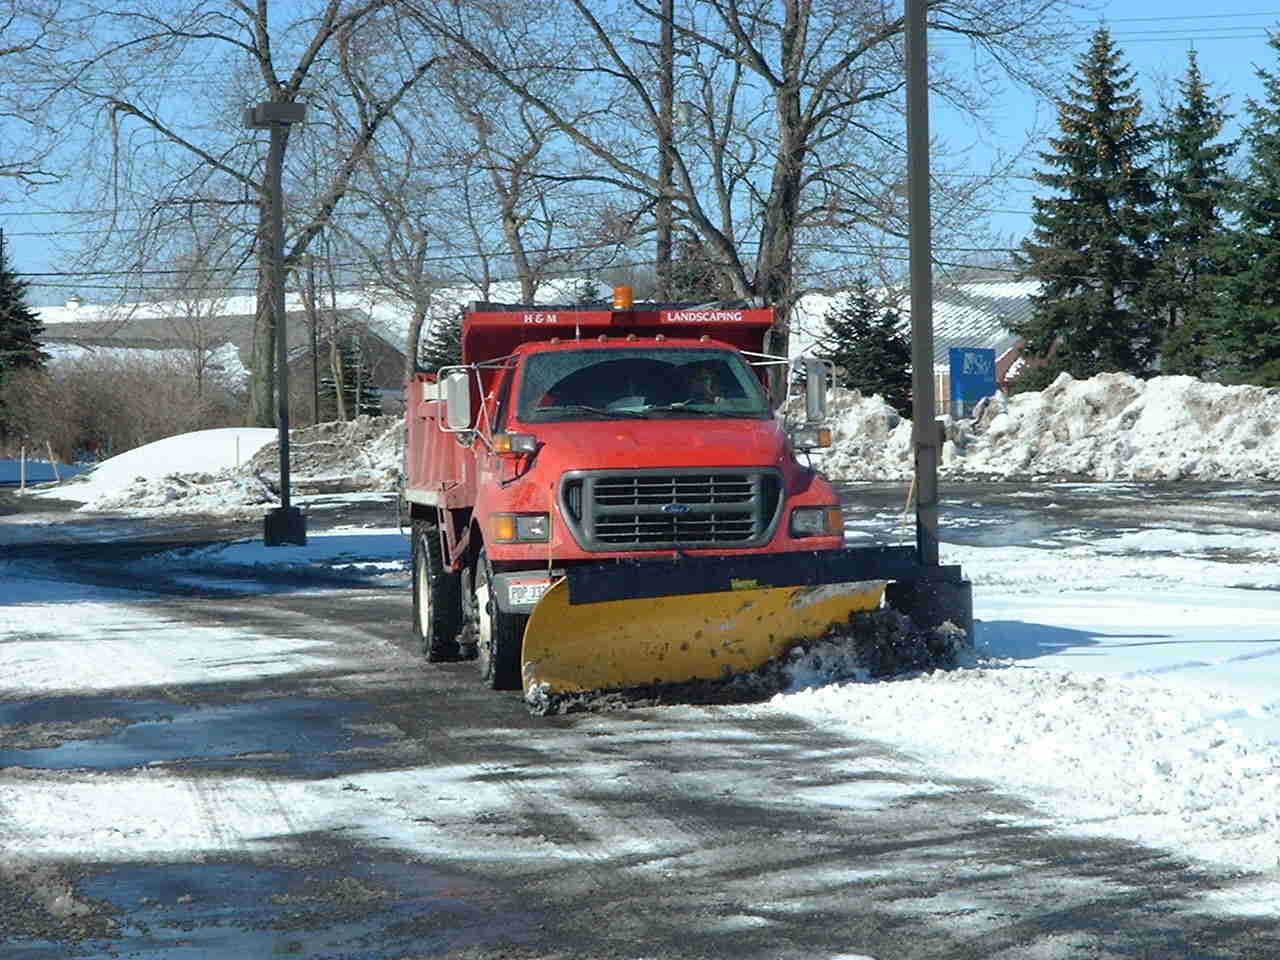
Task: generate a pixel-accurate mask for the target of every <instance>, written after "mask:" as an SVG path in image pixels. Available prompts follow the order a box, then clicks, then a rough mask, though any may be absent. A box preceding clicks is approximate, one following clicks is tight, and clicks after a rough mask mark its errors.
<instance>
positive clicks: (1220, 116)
mask: <svg viewBox="0 0 1280 960" xmlns="http://www.w3.org/2000/svg"><path fill="white" fill-rule="evenodd" d="M1178 89H1179V92H1180V94H1181V102H1180V103H1178V104H1177V105H1176V106H1175V107H1174V108H1173V109H1172V110H1171V111H1170V114H1169V117H1168V119H1167V120H1166V121H1165V123H1164V124H1163V125H1162V126H1161V130H1160V140H1161V142H1162V144H1163V146H1164V150H1165V165H1164V170H1163V175H1162V176H1161V179H1160V200H1159V205H1158V212H1157V216H1156V228H1155V233H1156V242H1157V247H1158V251H1159V252H1158V259H1157V261H1156V265H1155V270H1154V271H1153V273H1152V276H1151V279H1150V280H1149V281H1148V283H1147V287H1146V290H1145V291H1144V292H1143V298H1144V300H1145V302H1146V304H1147V305H1148V306H1149V307H1150V309H1151V310H1152V312H1153V313H1156V314H1158V315H1159V316H1161V317H1162V318H1163V326H1164V335H1163V348H1162V350H1161V355H1160V370H1161V372H1162V373H1183V374H1190V375H1191V376H1195V377H1205V376H1209V375H1211V373H1212V371H1213V370H1214V369H1215V367H1216V366H1217V363H1216V360H1215V358H1214V355H1213V347H1212V339H1213V330H1212V319H1213V314H1214V310H1215V307H1216V303H1217V301H1218V299H1219V296H1218V291H1219V289H1220V286H1221V281H1222V276H1223V273H1224V271H1225V270H1226V268H1227V265H1226V262H1225V261H1226V258H1227V253H1228V242H1229V237H1230V232H1229V231H1228V229H1227V227H1226V225H1225V224H1224V220H1223V217H1224V208H1225V206H1226V203H1227V198H1228V192H1229V189H1230V182H1231V177H1230V172H1229V170H1228V166H1229V164H1230V162H1231V158H1232V157H1233V156H1234V154H1235V151H1236V146H1237V141H1231V142H1228V143H1216V142H1215V141H1216V140H1217V138H1218V137H1219V136H1220V135H1221V134H1222V131H1223V128H1224V127H1225V126H1226V123H1227V121H1228V120H1229V119H1230V117H1229V116H1228V114H1227V113H1226V112H1225V111H1224V110H1223V108H1222V103H1223V100H1224V99H1225V98H1221V97H1219V98H1214V97H1213V96H1211V95H1210V92H1209V88H1208V86H1207V85H1206V83H1205V81H1204V78H1203V77H1202V76H1201V74H1200V66H1199V63H1198V62H1197V59H1196V54H1195V51H1192V52H1190V53H1189V54H1188V55H1187V73H1186V76H1185V77H1184V78H1183V79H1182V80H1181V81H1179V84H1178Z"/></svg>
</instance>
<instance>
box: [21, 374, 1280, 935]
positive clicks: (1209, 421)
mask: <svg viewBox="0 0 1280 960" xmlns="http://www.w3.org/2000/svg"><path fill="white" fill-rule="evenodd" d="M844 404H845V405H844V408H843V421H842V422H843V440H842V442H841V444H840V445H838V446H837V448H836V449H835V450H833V451H832V453H831V454H829V455H828V458H827V459H828V463H829V465H831V466H832V467H833V468H838V469H835V470H834V472H836V473H837V474H840V475H843V476H846V477H850V476H858V475H875V476H878V477H884V476H896V475H897V473H896V472H895V469H894V468H893V463H894V462H896V461H892V458H891V457H890V456H889V455H890V454H891V453H892V452H893V450H892V447H893V446H894V445H895V444H898V443H899V439H900V438H898V434H899V432H900V431H901V430H902V429H903V426H902V425H901V424H897V425H893V426H890V425H889V424H888V422H887V418H883V417H882V415H881V413H880V412H878V411H877V410H876V409H874V408H876V407H877V405H878V401H875V400H874V398H873V399H872V400H869V401H864V400H862V399H861V398H853V399H850V398H845V401H844ZM867 406H869V407H871V408H873V409H872V412H871V414H870V415H868V416H862V417H861V419H859V418H858V415H855V413H854V412H853V411H854V410H855V409H856V408H860V407H867ZM879 406H880V407H882V405H879ZM877 417H880V418H881V419H879V420H877V419H876V418H877ZM1277 425H1280V392H1277V391H1257V390H1253V389H1252V388H1233V389H1227V388H1220V387H1211V386H1207V385H1203V384H1196V382H1195V381H1187V380H1185V378H1162V379H1161V380H1158V381H1152V382H1150V383H1147V384H1142V383H1140V382H1138V381H1132V382H1130V381H1129V380H1128V379H1117V378H1114V377H1100V378H1095V379H1094V380H1093V381H1088V382H1087V383H1083V384H1077V383H1074V382H1060V383H1059V384H1057V385H1055V386H1054V387H1053V388H1051V389H1050V390H1048V391H1045V394H1044V395H1040V394H1035V395H1028V396H1027V397H1019V398H1015V399H1014V400H1012V401H1003V400H999V399H998V400H996V401H995V402H993V403H991V404H989V405H988V407H987V409H986V410H985V411H984V412H983V413H982V415H981V416H980V417H979V419H978V420H977V421H974V422H966V423H965V424H961V425H954V424H953V425H952V426H951V435H952V436H958V437H962V438H963V441H964V458H966V460H967V463H968V465H969V466H968V467H966V468H964V469H961V468H959V467H956V466H954V464H955V463H956V462H957V459H955V458H959V456H960V454H959V453H957V452H956V450H953V451H952V453H951V454H950V457H952V458H953V459H951V461H950V462H951V463H952V466H951V467H950V468H949V469H951V470H952V471H953V475H994V476H1026V475H1027V474H1040V473H1043V474H1047V475H1053V474H1060V473H1065V474H1070V475H1073V476H1088V477H1091V478H1093V479H1096V480H1114V479H1115V478H1117V477H1138V478H1158V477H1171V476H1179V477H1198V476H1203V477H1206V478H1219V479H1222V478H1227V479H1232V480H1236V481H1239V482H1240V487H1239V489H1238V491H1236V492H1237V493H1238V494H1239V496H1240V498H1241V499H1242V501H1244V502H1246V503H1247V502H1248V501H1249V499H1250V497H1253V496H1258V497H1262V496H1263V495H1266V494H1272V493H1274V489H1275V488H1274V484H1269V481H1273V480H1275V479H1276V478H1277V476H1280V474H1278V473H1277V471H1278V470H1280V467H1277V464H1278V463H1280V428H1278V426H1277ZM882 428H883V429H882ZM388 429H389V430H393V429H394V427H393V426H391V425H390V424H388ZM877 431H880V433H879V434H877ZM212 439H213V438H209V437H202V436H200V435H193V436H191V437H185V438H174V439H173V440H171V441H162V442H160V443H158V444H152V445H150V447H147V448H143V451H145V453H143V452H140V451H134V452H133V454H126V455H125V457H131V458H132V459H130V460H129V461H128V463H127V468H126V465H124V464H119V465H117V464H115V463H114V461H107V462H106V463H105V464H103V465H102V466H100V467H99V468H98V469H97V470H96V471H94V472H93V473H91V474H89V475H88V477H87V479H83V480H80V481H77V482H71V483H64V484H63V485H61V486H60V487H58V488H57V489H56V490H53V491H50V493H51V494H52V495H55V496H57V497H59V498H72V499H77V500H81V501H83V502H84V504H85V507H86V508H87V509H89V510H93V509H102V506H103V505H104V504H114V505H116V509H120V508H125V504H127V503H129V502H130V500H131V499H132V503H133V506H131V507H128V508H127V509H131V510H135V511H136V512H139V513H144V514H157V513H172V512H180V511H182V510H186V509H191V508H192V506H193V504H198V506H197V507H196V509H198V510H199V511H200V512H219V511H223V512H234V511H243V510H246V509H251V508H252V507H253V504H252V503H251V502H250V494H252V496H254V497H263V496H269V491H268V493H267V494H264V493H263V490H265V489H266V488H265V486H264V485H263V484H262V483H261V482H258V483H257V484H256V485H255V484H253V483H250V480H251V478H252V474H251V473H250V474H246V473H245V470H244V467H242V468H241V469H240V470H237V469H236V467H235V461H234V460H232V459H230V457H231V456H240V457H247V455H248V454H247V451H248V450H249V448H251V447H254V445H255V444H258V445H261V444H263V443H266V442H267V441H268V440H269V439H270V437H264V436H263V432H252V431H250V432H244V433H242V434H240V441H241V446H240V448H239V449H240V452H239V454H235V453H234V448H235V444H234V443H233V442H231V441H232V439H233V438H232V436H231V434H227V433H225V432H221V433H220V435H219V436H218V437H217V438H216V439H217V441H218V442H217V443H216V444H215V443H212V442H211V440H212ZM860 444H867V445H869V446H866V447H861V446H859V445H860ZM958 446H959V444H957V447H958ZM382 447H383V448H385V451H386V453H385V455H386V456H387V457H391V456H393V455H394V453H393V451H394V449H395V444H394V443H392V442H390V441H387V442H385V443H383V445H382ZM380 449H381V448H380ZM215 450H216V451H221V454H220V456H221V457H222V461H221V462H220V463H219V462H218V460H217V457H213V456H212V454H213V453H214V452H215ZM860 450H863V451H865V455H864V454H863V453H860V452H859V451H860ZM1028 451H1030V453H1029V452H1028ZM197 454H199V455H201V456H203V457H204V459H203V460H201V461H200V462H199V463H198V464H194V465H193V463H194V462H193V461H192V460H191V459H190V458H192V457H194V456H196V455H197ZM903 456H904V457H905V452H904V454H903ZM877 458H879V459H877ZM117 459H118V460H124V459H125V458H124V457H122V458H117ZM891 461H892V462H891ZM241 463H244V460H243V459H242V460H241ZM974 465H980V466H981V469H976V468H975V466H974ZM220 469H221V470H222V472H219V470H220ZM196 473H198V474H200V476H199V477H198V478H196V479H191V478H192V476H193V474H196ZM1106 486H1107V485H1102V486H1101V487H1100V491H1099V495H1100V496H1103V495H1105V494H1106ZM1048 489H1050V490H1052V489H1053V487H1052V486H1049V487H1048ZM126 490H128V494H127V495H124V492H125V491H126ZM246 490H248V491H249V492H248V493H247V492H246ZM156 491H161V493H160V494H157V493H156ZM192 498H194V499H192ZM264 502H265V501H264V500H262V499H258V500H257V501H256V503H257V504H258V505H259V506H258V507H257V509H258V510H259V511H260V510H261V509H262V506H261V504H263V503H264ZM302 502H303V505H304V506H305V498H302ZM139 504H141V505H139ZM944 513H945V508H944ZM1134 519H1135V522H1134V523H1133V524H1132V526H1130V527H1127V528H1121V529H1117V530H1115V531H1114V532H1113V533H1109V534H1106V535H1101V536H1095V537H1092V538H1082V537H1076V538H1067V539H1058V540H1053V541H1045V542H1041V541H1034V540H1033V541H1030V542H1027V543H1025V544H1020V545H1015V546H999V547H995V546H993V547H975V546H958V545H953V544H944V545H943V556H942V560H943V562H945V563H960V564H961V565H962V566H963V568H964V570H965V572H966V574H967V575H968V576H969V577H970V578H971V579H972V580H973V582H974V604H975V614H976V617H977V619H978V621H979V622H978V625H977V630H976V634H977V636H976V638H975V642H976V644H975V651H974V655H973V657H972V658H971V660H970V661H969V662H968V663H967V664H966V665H965V666H964V667H962V668H961V669H958V670H954V671H948V672H937V673H934V674H931V675H927V676H913V677H907V678H902V679H898V680H893V681H889V682H878V683H865V682H858V681H857V680H856V679H853V680H850V679H848V678H842V677H837V676H833V675H832V673H831V671H830V670H829V669H827V668H822V669H819V668H817V667H816V666H815V665H814V664H812V663H809V664H800V665H798V667H797V670H796V676H797V683H796V689H795V690H793V691H791V692H788V693H785V694H782V695H779V696H778V697H776V698H775V699H774V700H772V701H771V702H768V703H765V704H758V705H752V706H743V707H736V708H732V709H735V710H740V711H742V715H743V716H744V717H747V718H751V717H758V716H762V715H770V714H775V713H779V712H782V713H788V714H794V715H798V716H802V717H805V718H808V719H810V720H812V721H813V722H815V723H816V724H818V725H820V726H822V727H823V728H825V729H839V730H845V731H847V732H848V733H849V734H850V735H851V736H855V737H866V738H871V739H875V740H880V741H883V742H885V743H887V744H890V745H892V746H894V747H896V748H899V749H901V750H904V751H906V752H908V753H910V754H913V755H915V756H917V757H919V758H921V759H922V760H924V761H925V762H927V763H928V764H930V765H933V766H935V767H936V769H937V770H938V771H939V776H943V775H944V774H945V775H946V776H948V777H950V776H963V777H973V778H975V779H981V780H986V781H989V782H991V783H992V784H993V785H994V786H996V787H997V788H999V789H1003V790H1009V791H1013V792H1016V793H1018V794H1020V795H1021V796H1024V797H1025V798H1027V799H1028V800H1029V801H1031V802H1032V803H1033V804H1034V806H1035V808H1036V809H1037V810H1038V811H1040V813H1041V815H1042V819H1041V820H1039V821H1037V823H1040V824H1059V825H1062V826H1063V827H1067V828H1070V829H1071V830H1072V831H1075V832H1081V831H1084V832H1093V833H1096V834H1099V835H1105V836H1111V837H1121V838H1130V839H1134V840H1139V841H1142V842H1144V843H1148V844H1151V845H1154V846H1156V847H1160V848H1166V849H1169V850H1171V851H1173V852H1175V853H1178V854H1181V855H1186V856H1192V857H1197V858H1202V859H1204V860H1206V861H1210V862H1213V863H1217V864H1221V865H1228V866H1230V867H1232V868H1235V869H1238V870H1242V871H1248V872H1251V873H1255V874H1256V883H1255V885H1254V886H1253V887H1252V888H1251V890H1249V891H1245V892H1244V893H1242V891H1241V888H1239V887H1236V888H1235V889H1234V890H1233V892H1232V893H1231V895H1230V896H1231V902H1230V903H1215V902H1212V901H1206V902H1205V904H1204V907H1205V909H1206V910H1213V909H1219V908H1220V909H1224V910H1225V909H1229V910H1231V911H1232V912H1237V913H1239V912H1255V913H1258V914H1266V915H1268V916H1276V915H1277V914H1278V913H1280V907H1278V906H1277V904H1280V800H1278V799H1277V798H1280V536H1277V535H1276V534H1275V533H1267V532H1250V531H1249V530H1248V529H1242V528H1221V529H1211V530H1199V531H1193V530H1190V529H1186V528H1183V527H1181V526H1175V525H1172V524H1171V525H1169V526H1168V528H1160V527H1158V526H1152V525H1150V524H1143V523H1140V522H1138V521H1139V520H1140V519H1141V518H1140V516H1137V515H1135V518H1134ZM6 529H7V527H6V524H5V523H4V519H3V518H0V543H3V542H12V541H11V540H7V539H6V537H7V533H6ZM407 558H408V547H407V541H405V540H404V539H403V538H402V537H400V536H399V534H398V531H396V530H394V529H388V530H382V531H369V530H361V531H346V532H338V533H336V534H335V535H334V536H313V537H312V538H311V539H310V541H309V543H308V545H307V546H306V547H282V548H274V549H272V550H267V549H266V548H263V547H261V546H260V545H259V544H258V543H256V542H244V543H238V544H233V545H228V546H226V547H219V548H213V549H209V550H206V551H203V552H202V553H200V554H199V555H189V554H188V555H183V556H182V557H180V558H178V557H175V558H172V560H173V562H181V563H182V564H184V565H185V566H186V567H187V568H188V569H189V570H190V571H191V575H192V576H193V577H216V576H217V575H218V573H219V571H222V572H223V573H224V574H225V573H227V572H228V571H243V570H244V569H245V567H252V566H254V565H256V564H270V565H273V566H278V565H279V564H281V563H288V564H297V565H315V566H338V565H344V564H360V565H373V566H376V567H379V568H380V569H384V570H390V571H393V572H395V571H399V572H404V571H405V569H406V562H407ZM0 565H3V560H0ZM55 600H56V601H57V602H54V601H55ZM121 611H122V608H121V607H120V606H118V605H116V604H113V603H112V602H110V598H109V597H104V596H88V595H77V596H68V595H66V594H65V591H64V589H63V588H61V587H59V586H57V585H49V586H48V592H47V593H41V592H40V591H39V590H34V591H33V592H32V593H31V595H29V596H28V597H25V598H24V599H23V600H21V601H19V602H18V603H10V604H7V605H0V637H3V636H5V635H12V634H17V633H18V632H19V631H21V630H22V629H23V625H24V624H27V623H29V622H31V620H32V618H39V619H40V620H41V621H45V620H49V621H54V620H56V621H57V623H59V624H63V626H65V628H66V629H74V630H75V631H77V634H78V635H84V636H90V635H92V634H94V633H95V631H97V632H99V633H102V634H113V633H114V635H116V636H119V635H120V633H119V631H118V630H115V627H116V626H117V625H116V624H115V618H118V617H119V616H121V615H122V613H121ZM133 616H136V614H133ZM51 629H52V628H51ZM58 629H61V628H58ZM148 630H150V631H151V632H153V633H155V634H156V635H157V637H158V639H157V641H156V642H155V644H154V649H153V653H154V656H155V657H156V663H155V664H154V673H155V676H156V677H157V678H159V679H160V680H163V679H164V678H170V679H171V680H172V681H173V682H181V681H182V679H183V678H184V677H186V676H188V673H187V671H195V672H199V670H200V669H202V665H201V663H199V662H196V661H194V660H192V659H190V657H191V656H192V651H193V648H192V646H191V645H190V639H189V638H185V637H184V638H182V642H177V639H176V638H174V637H166V636H165V634H164V629H163V625H160V624H154V625H151V626H150V627H148ZM214 639H218V638H214ZM222 639H224V640H225V644H223V645H222V648H221V652H220V653H217V654H215V653H214V652H213V651H215V650H218V649H219V646H218V644H208V643H201V644H200V649H201V650H202V651H204V652H203V654H201V655H202V656H206V657H208V656H217V657H219V658H220V660H221V662H223V663H225V665H226V667H227V669H233V670H234V669H236V668H235V667H234V664H236V663H237V662H240V661H241V660H242V658H241V656H240V654H239V653H238V651H237V644H238V643H239V642H240V641H239V640H237V638H236V637H235V636H233V635H228V636H227V637H225V638H222ZM279 646H280V649H279V650H278V651H276V652H275V653H273V654H272V655H271V656H270V657H268V658H266V662H265V665H264V666H262V667H261V669H270V670H281V671H292V670H304V669H308V668H309V667H313V666H315V663H316V658H321V659H323V657H324V656H325V652H324V650H323V649H318V648H317V647H316V646H314V645H307V644H302V643H301V642H300V641H295V640H291V639H289V638H281V640H280V644H279ZM67 649H68V648H67V645H66V644H57V643H52V642H49V643H45V644H43V645H40V644H39V643H34V644H33V643H25V644H7V645H6V644H0V678H3V679H0V698H4V699H13V698H15V697H20V696H24V695H28V694H30V695H36V694H38V693H41V692H44V691H46V690H47V689H48V687H49V684H50V683H51V682H53V681H51V680H50V679H49V678H50V677H51V676H58V677H59V678H60V679H59V680H58V681H57V682H58V683H60V684H62V685H63V686H68V687H72V688H76V689H81V690H92V689H94V688H95V686H99V685H102V686H109V685H110V682H111V681H110V679H109V669H110V663H111V659H112V658H111V655H110V650H104V651H102V656H101V657H100V658H97V657H95V658H92V659H88V660H79V661H77V662H76V663H64V662H62V661H61V660H59V659H58V658H60V657H63V656H65V654H64V653H63V651H66V650H67ZM184 651H185V654H184V653H183V652H184ZM261 653H262V651H261V650H260V649H259V651H258V655H257V656H256V657H255V662H258V661H262V660H263V658H262V656H261ZM184 656H185V657H186V659H184ZM55 666H56V669H54V667H55ZM805 667H808V668H809V669H807V670H806V669H804V668H805ZM253 669H259V667H254V668H253ZM103 671H106V673H105V674H104V672H103ZM179 674H180V675H179ZM222 675H223V676H224V677H225V676H227V674H225V673H224V674H222ZM122 802H123V800H122ZM821 802H832V801H831V798H824V799H823V800H822V801H821ZM993 816H995V814H993ZM1000 816H1001V817H1002V818H1003V819H1007V816H1008V815H1007V814H1001V815H1000ZM129 819H130V821H131V822H132V821H133V820H136V819H138V818H137V817H136V816H134V815H133V814H130V815H129ZM139 824H140V825H139V828H138V829H139V831H141V832H142V833H143V834H145V830H144V829H143V827H142V826H141V821H139ZM55 839H56V838H53V839H51V840H50V841H49V842H50V843H54V846H55V847H56V846H57V844H56V843H55V842H54V840H55ZM68 842H70V841H68ZM140 842H141V841H140ZM175 842H177V841H176V840H175V838H173V837H170V836H162V837H153V838H151V839H149V840H147V843H149V844H153V845H154V846H155V848H156V850H159V849H161V848H163V847H164V846H165V845H166V844H172V843H175ZM49 852H50V854H51V855H52V854H54V853H56V850H53V849H52V848H51V849H50V851H49Z"/></svg>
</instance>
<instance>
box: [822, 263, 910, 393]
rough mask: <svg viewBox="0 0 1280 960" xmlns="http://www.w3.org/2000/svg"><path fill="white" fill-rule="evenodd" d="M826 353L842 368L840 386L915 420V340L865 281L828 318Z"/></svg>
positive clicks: (838, 377) (825, 319) (825, 320)
mask: <svg viewBox="0 0 1280 960" xmlns="http://www.w3.org/2000/svg"><path fill="white" fill-rule="evenodd" d="M822 324H823V335H822V336H821V337H819V338H818V347H819V349H820V351H821V352H822V354H823V355H824V356H826V357H828V358H830V359H831V360H832V361H833V362H834V363H835V365H836V383H837V384H839V385H840V386H842V387H846V388H849V389H852V390H857V391H859V392H860V393H862V394H863V395H864V396H870V395H871V394H878V395H879V396H881V397H883V398H884V401H885V403H887V404H889V406H891V407H893V408H894V409H895V410H897V411H898V412H899V413H900V414H902V415H903V416H910V415H911V341H910V340H909V339H908V338H907V337H906V335H905V334H903V332H902V320H901V318H900V317H899V316H898V314H897V313H896V312H894V311H892V310H889V309H887V308H886V307H885V306H884V305H883V304H882V303H880V302H879V301H877V299H876V298H875V296H874V294H873V293H872V291H871V288H870V286H869V285H868V283H867V282H866V281H865V280H859V281H858V282H857V284H855V285H854V288H853V290H852V291H851V292H850V293H848V294H847V295H845V296H844V297H842V298H840V299H838V300H836V301H834V302H833V303H832V305H831V306H830V307H829V308H828V309H827V312H826V313H825V314H824V315H823V318H822Z"/></svg>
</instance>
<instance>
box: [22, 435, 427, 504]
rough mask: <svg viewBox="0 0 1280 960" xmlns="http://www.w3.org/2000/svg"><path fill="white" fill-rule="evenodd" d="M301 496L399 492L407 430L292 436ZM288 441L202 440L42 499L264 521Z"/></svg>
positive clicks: (156, 448) (173, 445) (113, 466)
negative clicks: (258, 517)
mask: <svg viewBox="0 0 1280 960" xmlns="http://www.w3.org/2000/svg"><path fill="white" fill-rule="evenodd" d="M289 438H290V442H289V468H290V478H291V481H292V485H291V486H292V491H293V493H295V494H297V495H301V496H305V495H308V494H313V493H359V492H365V491H387V490H395V489H396V484H397V479H398V477H399V473H400V463H401V448H402V447H403V443H404V421H403V420H402V419H401V418H399V417H357V418H356V419H355V420H350V421H339V422H334V423H321V424H318V425H316V426H314V427H307V428H304V429H301V430H294V431H291V432H290V434H289ZM278 439H279V432H278V431H277V430H274V429H269V428H243V429H236V428H227V429H222V430H201V431H198V432H196V433H190V434H184V435H183V436H180V437H171V438H168V439H165V440H157V441H156V442H155V443H149V444H147V445H146V446H143V447H138V448H137V449H135V450H130V451H129V452H127V453H123V454H121V455H120V456H118V457H112V458H111V459H109V460H104V461H103V462H102V463H100V464H98V465H97V466H96V467H94V468H93V469H92V470H90V471H89V472H88V473H85V474H82V475H81V476H80V477H78V478H76V479H75V480H71V481H68V482H66V483H63V484H59V485H56V486H49V487H45V488H43V489H41V490H40V491H38V492H37V493H35V494H34V495H36V496H44V497H49V498H54V499H59V500H71V501H76V502H79V503H80V507H79V508H78V509H79V510H81V511H86V512H107V511H109V512H116V513H126V514H135V515H139V516H146V515H152V514H158V513H206V514H226V515H230V516H239V515H245V516H248V515H260V514H262V513H264V512H265V510H266V509H270V508H272V507H275V506H277V505H279V502H280V492H279V486H280V466H279V464H280V453H279V444H278V442H277V441H278Z"/></svg>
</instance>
